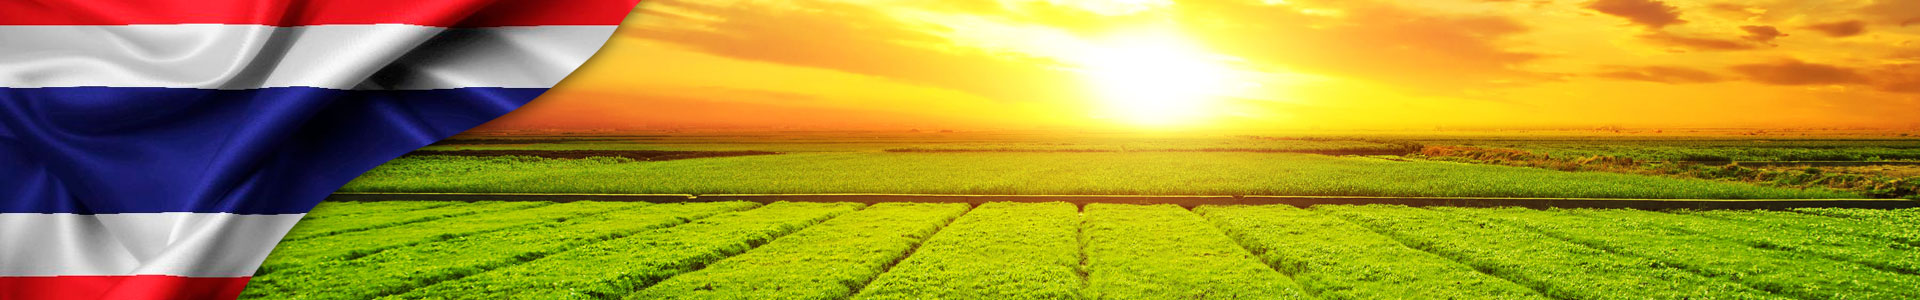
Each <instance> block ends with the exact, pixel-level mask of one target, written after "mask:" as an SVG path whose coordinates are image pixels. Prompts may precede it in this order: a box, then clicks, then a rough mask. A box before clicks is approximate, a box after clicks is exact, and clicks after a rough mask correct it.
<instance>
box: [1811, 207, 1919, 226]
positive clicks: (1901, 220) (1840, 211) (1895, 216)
mask: <svg viewBox="0 0 1920 300" xmlns="http://www.w3.org/2000/svg"><path fill="white" fill-rule="evenodd" d="M1793 211H1796V212H1802V213H1809V214H1816V215H1822V216H1829V217H1840V218H1849V219H1856V220H1862V221H1870V222H1876V223H1880V224H1882V225H1887V226H1908V227H1920V208H1908V209H1859V208H1797V209H1794V210H1793Z"/></svg>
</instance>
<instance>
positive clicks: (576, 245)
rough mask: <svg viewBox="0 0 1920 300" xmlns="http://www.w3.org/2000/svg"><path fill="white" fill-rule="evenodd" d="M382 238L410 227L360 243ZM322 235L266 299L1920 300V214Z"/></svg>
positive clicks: (1255, 209) (511, 216)
mask: <svg viewBox="0 0 1920 300" xmlns="http://www.w3.org/2000/svg"><path fill="white" fill-rule="evenodd" d="M464 211H478V212H473V213H464V214H462V213H454V212H464ZM376 212H377V213H376ZM371 215H379V216H392V217H390V218H389V219H391V220H398V221H393V222H382V223H375V222H369V223H367V224H362V225H357V226H356V225H351V223H356V222H347V221H344V220H351V219H355V218H358V217H366V216H371ZM311 216H312V218H313V220H312V222H303V223H301V224H300V225H299V226H297V227H296V231H299V232H305V234H304V236H305V237H304V238H302V239H299V240H295V241H289V242H286V243H283V244H282V245H281V246H280V247H279V248H278V249H276V251H275V253H274V254H273V255H272V257H271V258H269V260H268V262H267V265H268V266H271V267H269V268H264V269H263V272H261V273H260V274H259V275H258V276H257V277H256V278H254V279H253V282H252V283H251V284H250V285H249V286H248V289H247V291H246V293H245V297H246V298H250V299H370V298H385V299H622V298H624V299H1414V298H1419V299H1435V298H1455V299H1913V298H1915V297H1920V290H1915V289H1913V288H1912V287H1914V286H1920V273H1916V272H1915V266H1914V265H1913V264H1912V262H1913V261H1916V258H1920V239H1915V238H1914V236H1915V235H1913V234H1914V232H1912V231H1911V230H1902V229H1900V228H1902V227H1903V226H1910V225H1911V224H1912V223H1911V222H1913V221H1914V220H1916V219H1920V211H1916V210H1862V209H1803V210H1794V211H1673V212H1652V211H1634V210H1592V209H1572V210H1526V209H1504V208H1411V207H1402V206H1316V207H1312V208H1304V209H1303V208H1296V207H1291V206H1202V207H1198V208H1195V209H1192V210H1187V209H1182V208H1180V207H1177V206H1164V205H1163V206H1139V205H1113V204H1090V205H1087V206H1085V207H1076V206H1074V205H1071V204H1066V203H989V204H986V205H981V206H979V207H972V208H970V207H967V206H966V205H962V204H917V203H883V204H878V205H872V206H863V205H859V204H835V203H784V202H783V203H774V204H768V205H758V204H753V203H745V202H717V203H684V204H646V203H605V202H572V203H544V202H540V203H498V202H492V203H489V202H479V203H464V202H365V203H360V202H334V203H328V204H326V205H323V206H322V207H320V208H319V209H317V210H316V211H314V212H313V214H312V215H311ZM323 227H324V228H326V229H325V230H319V229H312V228H323ZM350 241H366V242H350Z"/></svg>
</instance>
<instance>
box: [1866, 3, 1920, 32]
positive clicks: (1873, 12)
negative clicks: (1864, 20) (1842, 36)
mask: <svg viewBox="0 0 1920 300" xmlns="http://www.w3.org/2000/svg"><path fill="white" fill-rule="evenodd" d="M1860 13H1861V14H1865V15H1868V16H1873V18H1874V19H1876V20H1878V21H1880V22H1882V23H1886V24H1892V25H1895V26H1900V27H1906V26H1907V25H1915V24H1920V1H1914V0H1875V1H1873V4H1869V5H1867V6H1863V7H1860Z"/></svg>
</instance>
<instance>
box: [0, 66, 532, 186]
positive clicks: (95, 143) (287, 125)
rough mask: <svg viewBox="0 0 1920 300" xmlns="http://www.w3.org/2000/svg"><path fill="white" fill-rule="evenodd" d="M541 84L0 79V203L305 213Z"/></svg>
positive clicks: (512, 104) (526, 97) (514, 103)
mask: <svg viewBox="0 0 1920 300" xmlns="http://www.w3.org/2000/svg"><path fill="white" fill-rule="evenodd" d="M545 91H546V89H529V88H460V89H445V90H420V91H347V90H334V89H322V88H306V87H292V88H269V89H257V90H202V89H173V88H107V87H75V88H0V213H72V214H113V213H155V212H196V213H237V214H287V213H305V212H307V211H308V210H311V209H312V208H313V206H314V205H316V204H318V203H319V202H320V200H321V199H324V198H325V197H326V196H327V194H329V193H332V192H333V191H334V190H336V189H339V188H340V186H342V185H345V184H346V183H347V181H350V180H352V179H353V178H354V177H356V176H359V175H360V174H361V173H365V172H366V171H367V170H370V169H372V168H373V167H374V166H377V165H379V164H381V163H384V162H386V161H388V160H392V159H393V158H395V157H399V156H400V155H402V154H405V153H406V152H408V151H412V150H414V149H418V148H420V147H423V146H426V145H427V144H429V143H432V142H434V141H438V140H440V139H444V138H446V137H448V136H452V135H453V134H455V133H459V132H461V131H465V130H467V129H469V128H472V127H474V126H477V125H480V124H481V123H485V122H487V121H489V120H492V119H493V118H495V117H498V116H500V115H503V114H506V113H507V112H508V111H512V110H513V109H515V108H518V107H520V106H521V105H524V104H526V103H527V101H530V100H533V98H535V97H538V96H539V95H540V94H541V93H543V92H545Z"/></svg>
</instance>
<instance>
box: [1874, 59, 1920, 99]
mask: <svg viewBox="0 0 1920 300" xmlns="http://www.w3.org/2000/svg"><path fill="white" fill-rule="evenodd" d="M1873 75H1874V77H1875V78H1880V81H1879V82H1875V83H1874V88H1877V89H1879V90H1881V91H1886V92H1893V93H1907V94H1920V64H1893V65H1886V66H1882V67H1881V68H1880V70H1879V71H1877V72H1874V74H1873Z"/></svg>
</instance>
